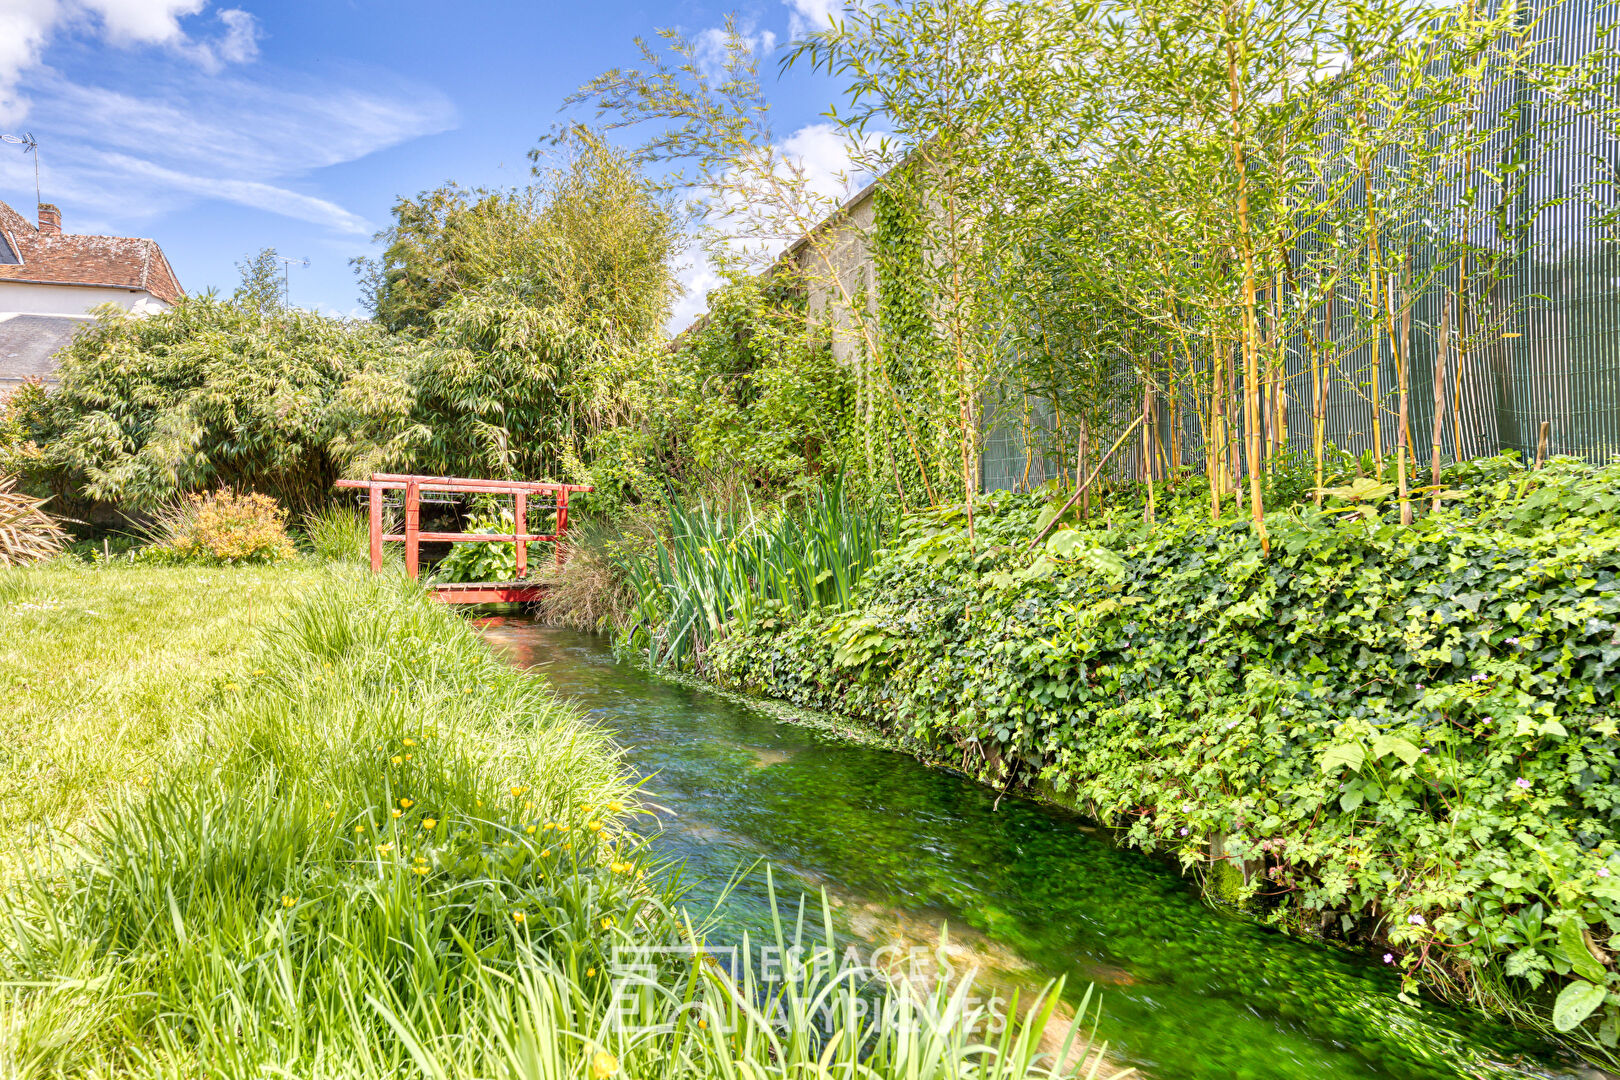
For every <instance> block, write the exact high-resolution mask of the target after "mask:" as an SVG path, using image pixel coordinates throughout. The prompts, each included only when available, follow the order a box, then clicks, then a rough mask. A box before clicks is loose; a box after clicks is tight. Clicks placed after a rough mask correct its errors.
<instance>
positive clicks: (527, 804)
mask: <svg viewBox="0 0 1620 1080" xmlns="http://www.w3.org/2000/svg"><path fill="white" fill-rule="evenodd" d="M523 809H525V810H533V809H534V800H533V799H524V800H523Z"/></svg>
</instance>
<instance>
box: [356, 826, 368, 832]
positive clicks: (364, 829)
mask: <svg viewBox="0 0 1620 1080" xmlns="http://www.w3.org/2000/svg"><path fill="white" fill-rule="evenodd" d="M354 831H355V832H365V831H366V827H365V826H364V825H356V826H355V827H354Z"/></svg>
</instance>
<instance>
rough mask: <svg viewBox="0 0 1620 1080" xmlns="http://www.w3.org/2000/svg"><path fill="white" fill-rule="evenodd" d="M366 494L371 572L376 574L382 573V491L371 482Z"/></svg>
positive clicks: (377, 485)
mask: <svg viewBox="0 0 1620 1080" xmlns="http://www.w3.org/2000/svg"><path fill="white" fill-rule="evenodd" d="M368 494H369V495H370V501H371V508H370V512H369V514H368V515H367V516H368V518H369V520H368V525H369V526H370V532H371V572H372V573H373V574H377V573H381V572H382V546H383V539H382V537H383V529H382V519H383V489H382V487H381V485H379V484H378V483H377V481H375V480H373V481H372V482H371V486H370V490H369V492H368Z"/></svg>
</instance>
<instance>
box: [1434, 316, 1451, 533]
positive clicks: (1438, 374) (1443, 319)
mask: <svg viewBox="0 0 1620 1080" xmlns="http://www.w3.org/2000/svg"><path fill="white" fill-rule="evenodd" d="M1450 352H1451V298H1450V297H1446V298H1444V300H1443V301H1442V303H1441V305H1440V341H1439V344H1438V346H1437V347H1436V349H1435V354H1434V425H1433V433H1432V437H1431V439H1430V440H1429V442H1430V449H1429V484H1430V486H1431V487H1433V488H1434V494H1433V497H1432V500H1431V501H1430V503H1429V512H1430V513H1431V514H1432V513H1438V512H1439V510H1440V438H1441V436H1442V434H1444V423H1445V417H1446V358H1447V355H1448V354H1449V353H1450Z"/></svg>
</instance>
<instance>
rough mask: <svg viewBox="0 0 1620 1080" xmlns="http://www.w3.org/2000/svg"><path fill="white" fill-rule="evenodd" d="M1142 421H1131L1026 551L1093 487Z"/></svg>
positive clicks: (1042, 537)
mask: <svg viewBox="0 0 1620 1080" xmlns="http://www.w3.org/2000/svg"><path fill="white" fill-rule="evenodd" d="M1141 422H1142V417H1140V416H1138V417H1137V418H1136V419H1135V420H1132V421H1131V426H1130V427H1128V428H1126V429H1125V431H1124V432H1123V433H1122V434H1121V435H1120V437H1119V438H1118V439H1115V440H1114V445H1113V446H1110V447H1109V448H1108V453H1106V454H1104V455H1103V456H1102V460H1101V461H1099V462H1097V467H1096V468H1095V469H1093V470H1091V475H1090V476H1088V477H1086V482H1085V483H1083V484H1081V485H1080V490H1078V491H1076V492H1075V493H1074V494H1073V495H1070V496H1069V498H1068V501H1067V502H1065V503H1064V504H1063V505H1062V506H1061V507H1060V508H1059V509H1058V512H1057V513H1056V514H1054V515H1053V516H1052V520H1051V521H1048V522H1047V523H1046V528H1044V529H1042V530H1041V531H1040V532H1039V533H1037V534H1036V535H1035V539H1033V540H1031V541H1030V542H1029V546H1028V547H1026V548H1025V549H1024V550H1025V551H1034V550H1035V548H1036V547H1037V546H1038V545H1039V544H1040V542H1041V541H1042V540H1045V539H1046V534H1047V533H1049V532H1051V531H1052V528H1053V527H1054V526H1055V525H1057V523H1058V522H1059V521H1062V520H1063V515H1064V514H1067V513H1068V512H1069V510H1070V509H1071V508H1072V507H1073V506H1074V504H1075V503H1076V502H1078V501H1079V500H1080V497H1081V496H1082V495H1084V494H1085V493H1086V491H1087V489H1089V488H1090V487H1091V482H1092V481H1093V480H1095V479H1097V474H1098V473H1100V472H1102V468H1103V466H1104V465H1106V464H1108V459H1109V458H1111V457H1113V456H1114V451H1116V450H1118V449H1119V448H1120V447H1121V446H1124V445H1125V440H1126V439H1128V438H1130V437H1131V432H1133V431H1135V430H1136V427H1137V425H1138V424H1140V423H1141Z"/></svg>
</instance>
